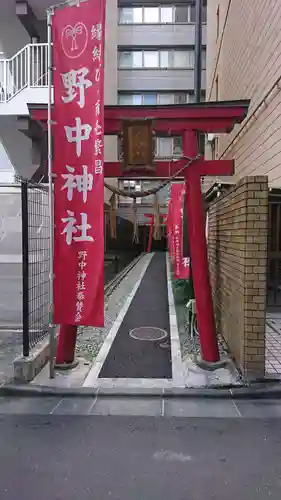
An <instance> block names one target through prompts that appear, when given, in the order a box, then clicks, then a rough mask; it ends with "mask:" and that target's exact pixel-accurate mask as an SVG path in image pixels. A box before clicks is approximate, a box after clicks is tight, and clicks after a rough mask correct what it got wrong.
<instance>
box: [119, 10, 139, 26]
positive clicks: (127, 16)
mask: <svg viewBox="0 0 281 500" xmlns="http://www.w3.org/2000/svg"><path fill="white" fill-rule="evenodd" d="M119 22H120V24H135V23H136V24H137V23H142V7H122V8H121V9H119Z"/></svg>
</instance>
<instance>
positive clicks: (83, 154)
mask: <svg viewBox="0 0 281 500" xmlns="http://www.w3.org/2000/svg"><path fill="white" fill-rule="evenodd" d="M104 30H105V0H88V1H87V2H83V3H81V4H80V5H73V6H71V7H70V6H67V7H65V8H63V9H56V10H55V13H54V16H53V22H52V35H53V36H52V38H53V40H52V41H53V66H54V81H53V83H54V116H53V120H54V126H53V137H54V153H53V157H54V159H53V172H54V212H55V215H54V218H55V230H54V239H55V243H54V323H56V324H70V325H77V326H78V325H89V326H103V325H104V236H103V233H104V227H103V224H104V176H103V166H104Z"/></svg>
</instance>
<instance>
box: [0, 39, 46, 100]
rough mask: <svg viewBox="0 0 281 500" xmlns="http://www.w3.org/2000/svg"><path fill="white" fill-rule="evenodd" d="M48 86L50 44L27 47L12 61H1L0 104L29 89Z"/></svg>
mask: <svg viewBox="0 0 281 500" xmlns="http://www.w3.org/2000/svg"><path fill="white" fill-rule="evenodd" d="M47 86H48V44H47V43H36V44H29V45H26V46H25V47H24V48H23V49H21V50H19V52H17V53H16V54H15V55H14V56H13V57H12V58H11V59H2V60H0V103H1V102H8V101H9V100H10V99H12V97H14V96H15V95H16V94H18V93H19V92H21V90H23V89H25V88H27V87H47Z"/></svg>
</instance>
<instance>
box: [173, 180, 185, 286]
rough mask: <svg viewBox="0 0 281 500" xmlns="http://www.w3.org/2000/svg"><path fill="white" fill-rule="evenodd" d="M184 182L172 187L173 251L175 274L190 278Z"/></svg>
mask: <svg viewBox="0 0 281 500" xmlns="http://www.w3.org/2000/svg"><path fill="white" fill-rule="evenodd" d="M184 194H185V184H184V183H174V184H172V187H171V207H172V208H171V219H172V252H173V254H174V275H175V278H176V279H189V274H190V259H189V258H187V257H183V232H182V231H183V227H182V226H183V224H182V221H183V203H184Z"/></svg>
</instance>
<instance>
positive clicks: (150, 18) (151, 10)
mask: <svg viewBox="0 0 281 500" xmlns="http://www.w3.org/2000/svg"><path fill="white" fill-rule="evenodd" d="M143 22H144V23H148V24H154V23H155V24H157V23H159V22H160V9H159V7H144V9H143Z"/></svg>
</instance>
